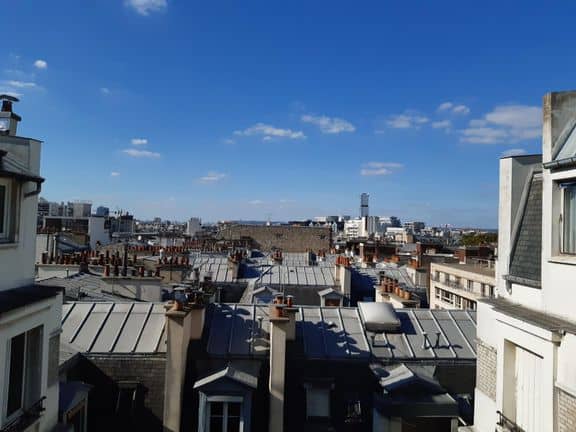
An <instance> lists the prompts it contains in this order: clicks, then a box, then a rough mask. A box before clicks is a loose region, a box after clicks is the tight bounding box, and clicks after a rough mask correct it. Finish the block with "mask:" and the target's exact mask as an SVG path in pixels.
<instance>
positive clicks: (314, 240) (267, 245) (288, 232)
mask: <svg viewBox="0 0 576 432" xmlns="http://www.w3.org/2000/svg"><path fill="white" fill-rule="evenodd" d="M331 233H332V231H331V230H330V228H324V227H302V226H288V225H281V226H259V225H229V226H227V227H224V228H223V229H222V230H221V231H220V236H221V237H222V238H223V239H225V240H238V239H241V238H247V237H248V238H251V239H252V240H253V241H254V243H255V244H254V246H255V247H257V248H259V249H261V250H264V251H269V250H271V249H272V248H278V249H281V250H283V251H284V252H306V251H307V250H309V249H312V250H313V251H315V252H317V251H319V250H322V249H329V248H330V245H331V239H332V236H331Z"/></svg>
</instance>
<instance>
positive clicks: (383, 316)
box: [358, 302, 400, 332]
mask: <svg viewBox="0 0 576 432" xmlns="http://www.w3.org/2000/svg"><path fill="white" fill-rule="evenodd" d="M358 309H359V310H360V314H361V315H362V320H363V321H364V328H365V329H366V330H368V331H373V332H385V331H397V330H398V329H400V320H399V319H398V316H397V315H396V312H395V311H394V307H393V306H392V305H391V304H390V303H384V302H382V303H374V302H369V303H368V302H358Z"/></svg>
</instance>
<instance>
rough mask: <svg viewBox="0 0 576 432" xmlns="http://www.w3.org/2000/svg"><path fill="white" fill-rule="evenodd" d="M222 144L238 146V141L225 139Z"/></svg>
mask: <svg viewBox="0 0 576 432" xmlns="http://www.w3.org/2000/svg"><path fill="white" fill-rule="evenodd" d="M222 142H223V143H224V144H236V140H233V139H232V138H224V139H223V140H222Z"/></svg>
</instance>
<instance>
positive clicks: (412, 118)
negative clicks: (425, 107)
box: [386, 111, 430, 129]
mask: <svg viewBox="0 0 576 432" xmlns="http://www.w3.org/2000/svg"><path fill="white" fill-rule="evenodd" d="M429 121H430V119H429V118H428V117H426V116H424V115H422V114H419V113H417V112H413V111H406V112H405V113H404V114H397V115H393V116H390V118H389V119H388V120H387V121H386V124H387V125H388V127H391V128H393V129H412V128H415V129H418V128H419V127H420V126H422V125H423V124H426V123H428V122H429Z"/></svg>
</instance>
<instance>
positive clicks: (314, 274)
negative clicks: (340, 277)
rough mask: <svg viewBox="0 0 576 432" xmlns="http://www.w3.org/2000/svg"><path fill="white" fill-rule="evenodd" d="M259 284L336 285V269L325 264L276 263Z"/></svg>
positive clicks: (262, 276)
mask: <svg viewBox="0 0 576 432" xmlns="http://www.w3.org/2000/svg"><path fill="white" fill-rule="evenodd" d="M256 283H257V285H311V286H326V287H329V286H335V285H336V281H335V280H334V271H333V269H332V268H331V267H323V266H290V265H284V264H282V265H274V266H270V267H269V268H268V270H267V271H265V272H264V273H262V275H261V276H260V277H259V278H258V280H257V282H256Z"/></svg>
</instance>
